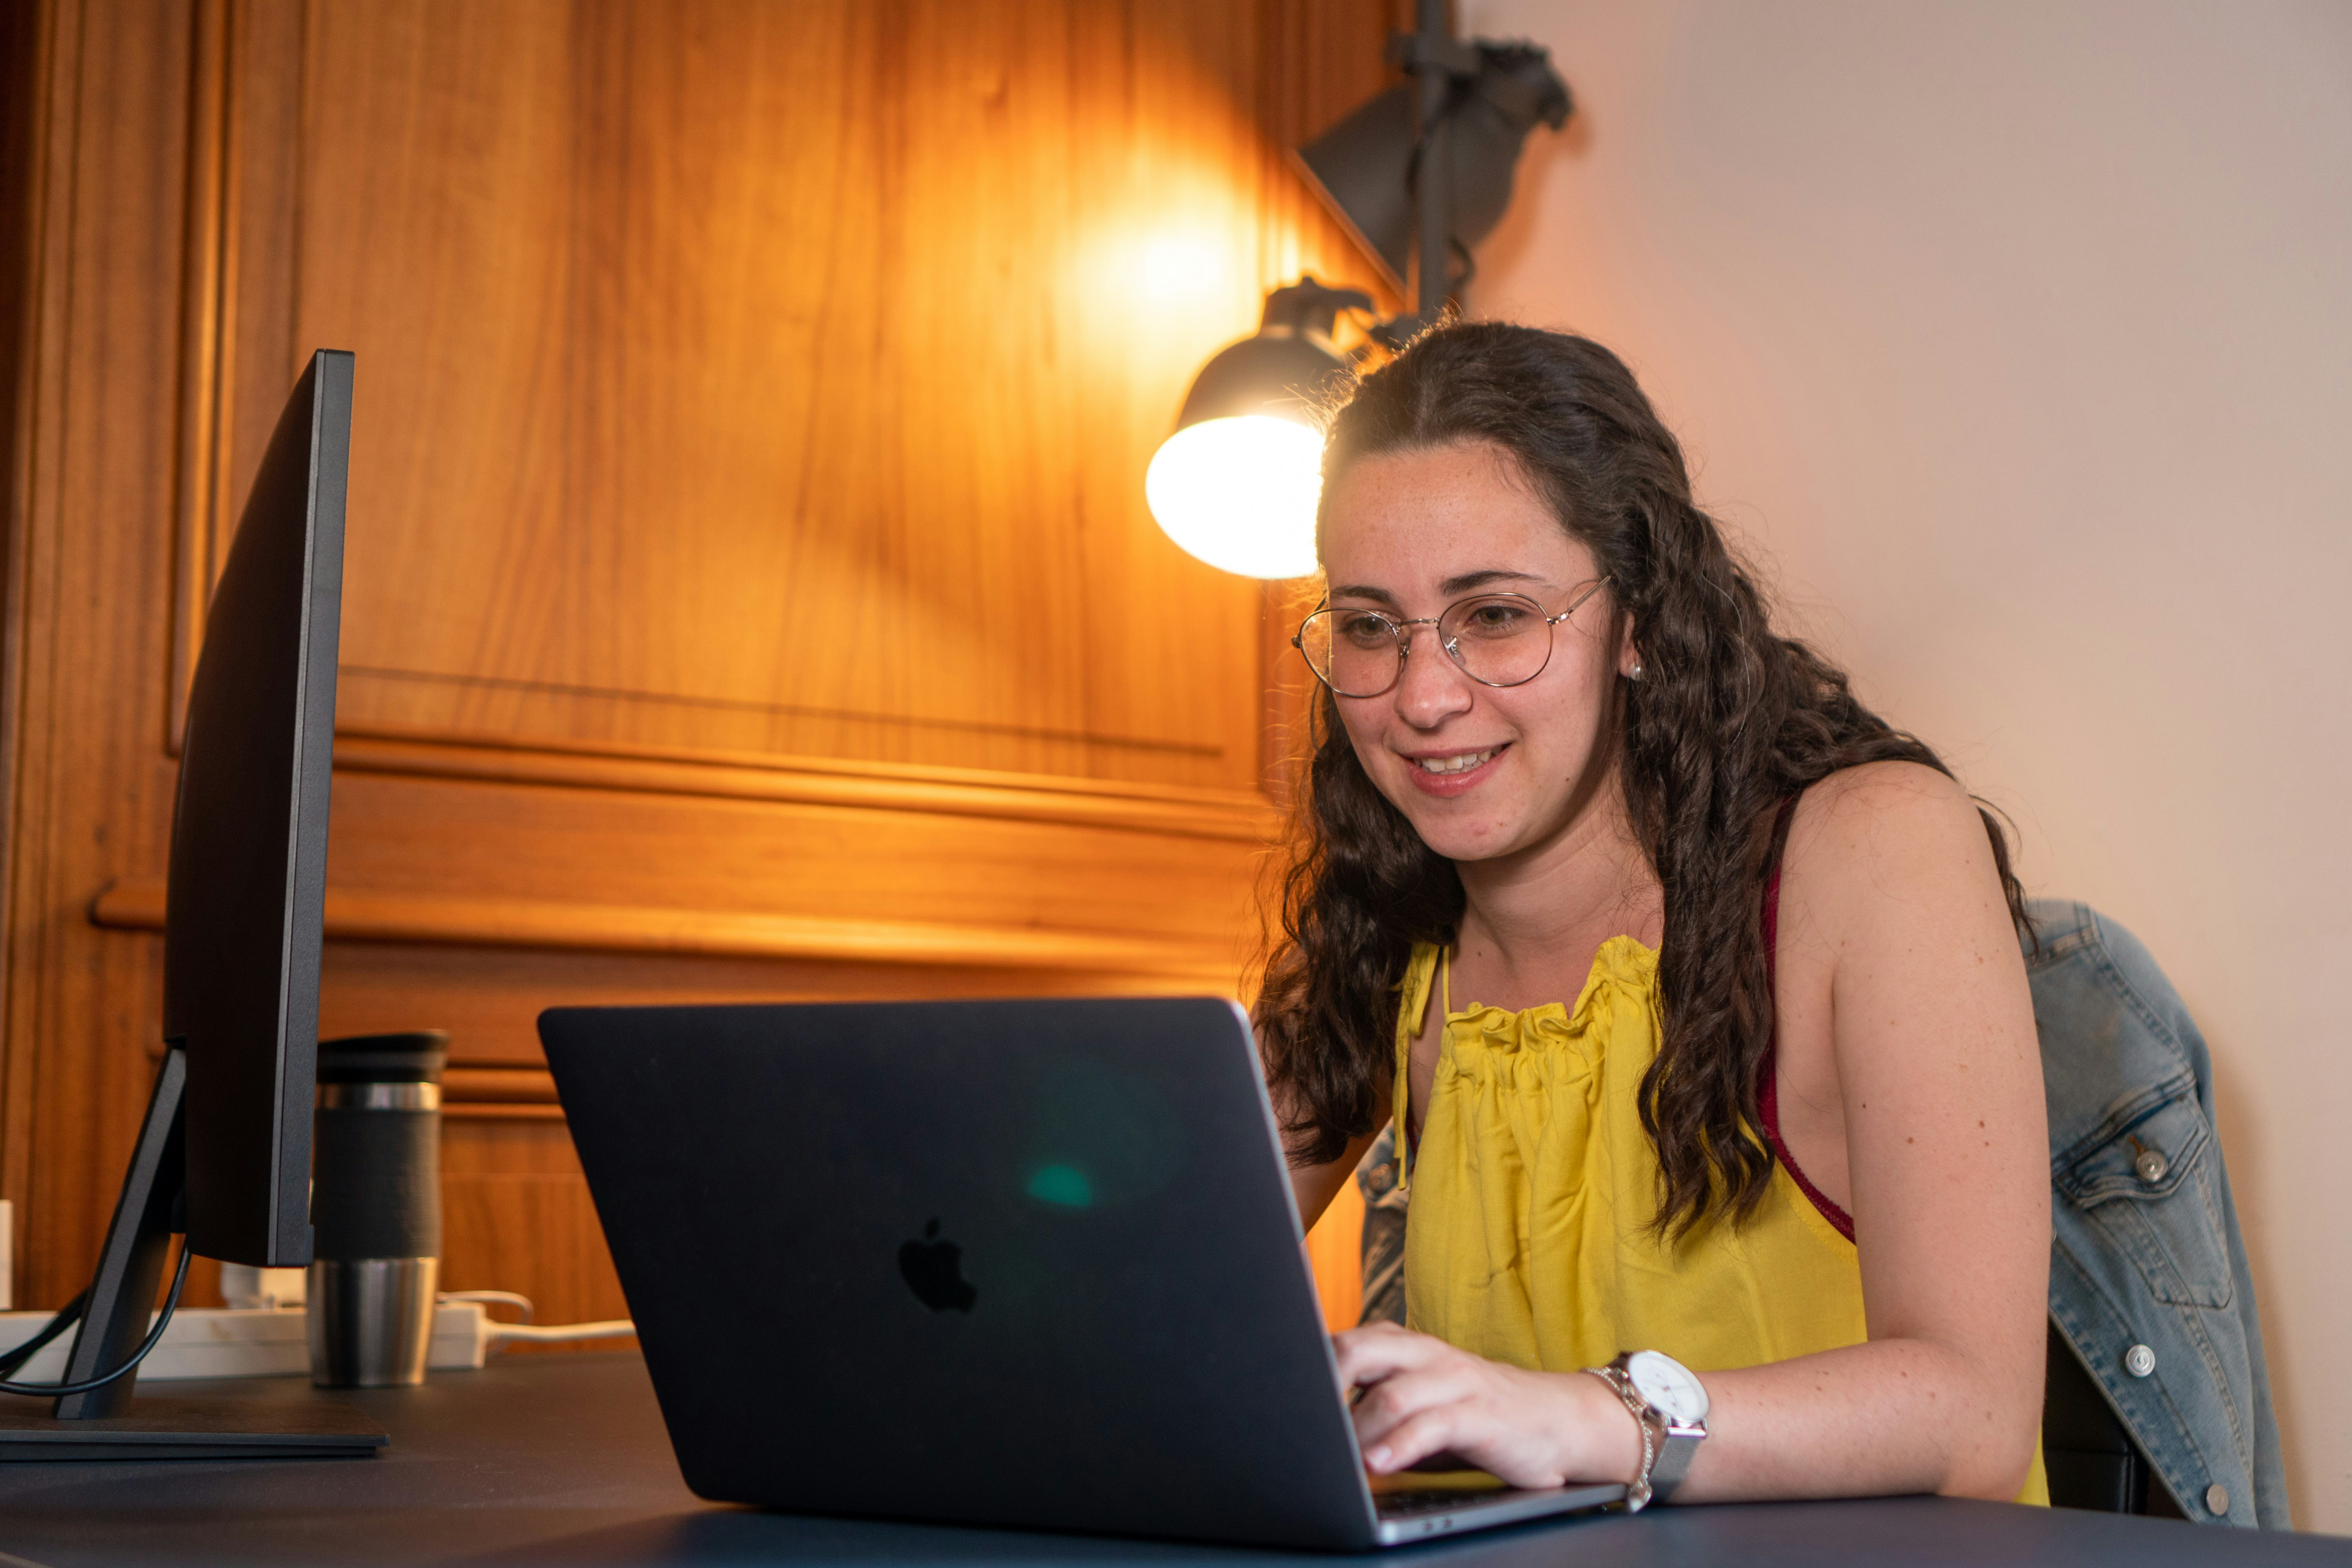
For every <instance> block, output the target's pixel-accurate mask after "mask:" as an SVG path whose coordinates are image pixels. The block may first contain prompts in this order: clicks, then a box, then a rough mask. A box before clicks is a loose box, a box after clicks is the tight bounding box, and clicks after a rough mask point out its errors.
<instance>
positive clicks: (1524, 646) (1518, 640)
mask: <svg viewBox="0 0 2352 1568" xmlns="http://www.w3.org/2000/svg"><path fill="white" fill-rule="evenodd" d="M1413 629H1415V628H1413V627H1409V626H1400V625H1399V624H1398V623H1397V622H1395V621H1393V620H1391V619H1390V618H1389V617H1388V616H1383V615H1381V614H1380V613H1379V612H1377V611H1374V610H1360V609H1333V610H1318V611H1316V612H1315V613H1314V614H1313V615H1311V616H1307V619H1306V621H1305V622H1304V623H1302V624H1301V625H1300V626H1299V628H1298V649H1299V651H1300V652H1301V653H1303V654H1305V655H1306V656H1307V664H1308V665H1309V666H1311V667H1312V668H1314V671H1315V673H1316V674H1317V675H1318V676H1319V677H1321V678H1322V679H1323V682H1324V683H1325V684H1326V685H1328V686H1329V687H1330V688H1331V689H1332V690H1334V691H1336V692H1338V693H1339V695H1340V696H1342V697H1378V696H1380V695H1381V693H1382V692H1384V691H1386V690H1388V689H1389V688H1391V687H1392V686H1394V685H1395V684H1396V683H1397V677H1398V675H1399V674H1400V673H1402V669H1403V668H1404V658H1403V657H1402V655H1403V652H1404V648H1405V638H1406V636H1407V634H1408V633H1409V632H1410V631H1412V630H1413ZM1437 640H1438V644H1439V646H1440V647H1444V649H1445V652H1446V654H1447V655H1448V656H1449V657H1450V658H1452V659H1453V660H1454V663H1455V664H1456V665H1458V666H1460V667H1461V668H1462V671H1463V673H1464V674H1465V675H1467V676H1469V677H1470V678H1471V679H1474V680H1476V681H1480V682H1482V683H1484V684H1486V685H1487V686H1518V685H1521V684H1523V683H1524V682H1527V681H1529V680H1533V679H1535V678H1536V677H1537V676H1538V675H1540V674H1542V673H1543V668H1544V666H1545V664H1546V663H1548V662H1549V660H1550V658H1551V622H1550V621H1549V619H1547V618H1546V617H1545V616H1544V613H1543V607H1542V606H1541V605H1538V604H1537V603H1536V602H1535V601H1534V600H1532V599H1528V598H1524V597H1522V596H1521V595H1517V594H1496V595H1485V596H1482V597H1479V598H1475V599H1464V600H1462V601H1460V602H1459V603H1458V604H1454V605H1448V606H1447V607H1446V610H1445V613H1444V615H1442V616H1439V617H1438V618H1437Z"/></svg>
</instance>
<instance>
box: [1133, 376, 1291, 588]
mask: <svg viewBox="0 0 2352 1568" xmlns="http://www.w3.org/2000/svg"><path fill="white" fill-rule="evenodd" d="M1322 494H1323V437H1322V436H1321V435H1320V434H1318V432H1317V431H1316V430H1315V429H1314V428H1313V427H1312V426H1307V425H1302V424H1300V423H1299V422H1298V421H1297V420H1295V419H1283V418H1279V417H1276V416H1273V415H1268V414H1244V415H1240V416H1234V417H1231V418H1225V419H1204V420H1202V421H1201V422H1200V423H1199V424H1197V425H1187V426H1184V428H1182V429H1181V430H1179V431H1177V432H1176V434H1174V435H1173V436H1171V437H1168V439H1167V440H1165V441H1163V442H1161V443H1160V450H1159V451H1158V452H1157V453H1155V454H1154V455H1153V457H1152V459H1151V467H1150V468H1148V469H1146V470H1145V471H1144V475H1143V498H1144V500H1146V501H1147V502H1149V503H1150V507H1151V515H1152V516H1153V517H1154V518H1156V519H1157V520H1159V523H1160V527H1161V528H1162V529H1163V530H1165V531H1166V532H1167V534H1168V537H1169V538H1171V539H1172V540H1174V541H1175V542H1177V543H1178V544H1179V545H1181V546H1182V547H1183V549H1184V551H1185V552H1187V553H1188V554H1191V555H1192V556H1193V557H1195V558H1196V559H1199V560H1202V561H1205V562H1207V563H1209V564H1210V565H1212V566H1214V567H1216V568H1217V569H1218V570H1220V571H1223V572H1234V573H1238V574H1241V575H1242V576H1244V577H1304V576H1306V575H1307V574H1308V573H1310V572H1313V571H1314V570H1315V504H1316V502H1317V501H1318V500H1320V499H1321V497H1322Z"/></svg>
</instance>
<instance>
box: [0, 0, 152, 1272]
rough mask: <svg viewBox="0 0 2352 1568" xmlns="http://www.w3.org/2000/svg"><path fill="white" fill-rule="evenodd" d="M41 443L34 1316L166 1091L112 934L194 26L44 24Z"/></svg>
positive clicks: (145, 679) (27, 1212)
mask: <svg viewBox="0 0 2352 1568" xmlns="http://www.w3.org/2000/svg"><path fill="white" fill-rule="evenodd" d="M42 18H43V19H42V26H43V28H44V31H45V35H46V40H47V41H46V44H45V47H46V49H47V55H46V58H45V60H44V63H43V73H42V78H41V87H40V91H41V99H40V103H39V107H38V109H37V115H38V121H37V136H38V141H37V147H36V158H37V179H38V181H39V182H40V184H39V189H38V191H37V198H36V200H37V205H36V211H35V234H34V245H33V257H34V261H33V273H32V277H31V279H30V288H29V290H28V292H29V294H30V297H31V299H32V300H33V311H34V318H33V319H34V327H33V331H31V333H30V334H29V335H28V337H27V339H26V342H25V344H24V346H23V353H24V355H25V357H26V361H27V371H28V375H29V384H30V386H31V388H32V393H31V407H30V409H29V411H28V412H29V425H30V427H31V431H32V439H31V441H30V443H29V446H28V447H27V449H26V452H25V453H24V455H23V457H22V458H20V459H19V477H18V478H17V481H16V485H15V486H14V488H13V489H12V495H11V503H12V506H11V510H12V513H13V515H12V518H11V523H12V536H13V537H12V545H13V548H12V556H13V557H14V559H13V560H12V566H13V567H14V569H15V571H16V582H17V585H18V592H19V595H20V596H19V597H18V598H16V600H15V601H14V602H13V603H12V605H11V615H10V619H11V623H12V625H11V626H10V632H11V652H12V654H13V655H14V657H15V662H16V670H15V672H14V674H13V682H14V685H15V689H16V692H17V693H18V710H17V715H16V724H15V730H14V733H13V735H12V736H11V737H10V741H11V742H12V755H11V756H10V757H9V759H8V763H9V767H10V770H11V774H12V777H13V780H14V786H15V787H14V795H13V798H12V800H11V801H10V816H9V821H8V836H9V841H10V847H11V851H10V864H9V868H8V869H9V929H8V932H7V940H8V946H9V965H8V975H7V981H8V994H7V999H6V1015H5V1031H6V1032H5V1054H6V1058H7V1065H6V1073H7V1079H8V1085H9V1088H8V1095H9V1100H10V1107H9V1109H10V1117H9V1123H8V1127H7V1133H8V1142H9V1147H8V1150H7V1152H6V1158H5V1182H6V1183H7V1185H8V1192H7V1195H9V1196H11V1197H13V1198H16V1199H17V1200H19V1201H20V1203H21V1204H22V1205H23V1208H22V1210H21V1212H22V1214H23V1216H24V1217H23V1219H22V1220H21V1221H20V1237H21V1241H20V1247H21V1252H20V1256H19V1261H20V1264H21V1267H22V1273H21V1274H20V1275H19V1279H21V1280H22V1281H23V1284H24V1289H25V1292H26V1297H27V1298H28V1300H29V1301H30V1302H32V1303H33V1304H43V1303H48V1304H54V1302H56V1301H57V1300H60V1299H62V1298H63V1297H64V1296H67V1295H69V1294H71V1292H72V1290H73V1289H74V1288H75V1286H76V1285H78V1284H79V1282H80V1279H81V1277H83V1276H85V1275H86V1274H87V1272H88V1269H89V1264H90V1260H91V1256H92V1254H93V1252H94V1249H95V1247H96V1243H97V1238H98V1237H99V1234H100V1232H101V1231H102V1229H103V1227H104V1226H105V1223H106V1220H107V1217H108V1215H109V1214H110V1212H111V1207H112V1204H113V1200H114V1196H115V1194H116V1192H117V1190H118V1188H119V1186H120V1183H121V1173H122V1168H123V1163H124V1161H125V1159H126V1158H127V1156H128V1153H129V1150H130V1146H131V1142H132V1140H133V1138H134V1137H135V1134H136V1130H137V1126H138V1119H139V1113H140V1110H141V1108H142V1106H143V1104H144V1102H145V1100H146V1096H147V1092H148V1089H149V1087H150V1083H151V1079H152V1069H151V1068H150V1066H149V1059H148V1055H147V1051H146V1049H145V1046H146V1044H147V1042H148V1041H149V1040H150V1039H151V1038H152V1036H153V1034H154V1031H155V1018H156V1016H157V1010H158V1006H159V1004H160V997H159V980H160V975H159V973H158V968H159V965H158V962H157V961H158V958H159V953H158V951H157V944H156V943H155V942H154V941H153V940H152V938H149V937H144V936H139V937H125V936H121V935H119V934H116V933H112V932H108V931H100V930H98V929H97V928H95V927H93V926H92V925H91V924H90V923H89V921H88V919H87V915H86V910H87V908H88V905H89V898H90V895H91V893H92V892H94V891H95V890H96V889H97V888H98V887H100V886H101V885H103V884H104V883H105V882H106V881H108V880H110V879H113V878H115V877H119V876H121V875H125V874H129V873H132V872H144V871H148V870H150V869H151V868H154V867H156V866H158V865H160V863H161V857H162V852H163V836H164V829H165V826H166V824H167V821H168V816H169V811H170V799H171V794H170V792H171V787H172V770H171V765H170V761H169V759H168V758H167V757H166V756H165V755H164V754H163V748H162V740H163V734H164V731H165V723H166V709H167V704H166V691H167V689H168V671H169V669H170V651H169V640H170V627H171V625H172V617H171V575H172V573H171V562H172V517H173V472H174V457H175V447H176V441H177V436H178V426H177V418H176V408H175V392H176V387H177V368H178V367H177V351H178V345H179V343H180V341H181V331H180V328H181V321H180V311H181V306H182V301H183V299H184V289H183V277H182V264H183V260H184V242H185V237H186V225H185V221H184V219H185V213H184V204H183V197H184V189H183V183H184V172H185V168H186V157H185V154H186V134H187V129H188V110H187V105H188V87H189V80H190V72H191V68H192V54H193V38H192V26H191V18H190V16H189V15H188V14H187V13H186V12H185V11H184V10H181V9H178V8H169V7H163V8H154V9H152V10H145V11H139V12H136V13H132V12H131V10H130V8H127V7H123V6H120V5H110V4H105V3H101V0H89V3H86V4H83V3H71V0H55V3H53V4H50V5H45V6H44V7H43V8H42Z"/></svg>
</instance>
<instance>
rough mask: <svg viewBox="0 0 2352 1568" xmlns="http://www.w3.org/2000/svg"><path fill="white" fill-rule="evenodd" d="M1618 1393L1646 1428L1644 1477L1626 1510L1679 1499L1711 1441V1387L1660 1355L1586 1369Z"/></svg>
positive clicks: (1628, 1356)
mask: <svg viewBox="0 0 2352 1568" xmlns="http://www.w3.org/2000/svg"><path fill="white" fill-rule="evenodd" d="M1584 1370H1585V1371H1587V1372H1589V1373H1591V1374H1592V1375H1593V1376H1595V1377H1597V1378H1599V1379H1600V1380H1601V1382H1603V1383H1605V1384H1608V1385H1609V1386H1610V1388H1611V1389H1612V1390H1614V1391H1615V1393H1616V1394H1617V1397H1618V1398H1620V1399H1622V1400H1623V1401H1624V1402H1625V1408H1626V1409H1628V1410H1630V1411H1632V1412H1633V1419H1634V1420H1635V1421H1638V1422H1640V1423H1641V1426H1642V1473H1641V1474H1640V1475H1639V1476H1636V1477H1635V1478H1634V1479H1633V1484H1632V1485H1631V1486H1629V1487H1627V1488H1626V1489H1625V1511H1626V1512H1628V1513H1639V1512H1641V1511H1642V1510H1643V1509H1645V1508H1647V1507H1649V1506H1650V1504H1652V1503H1654V1502H1665V1501H1667V1500H1670V1499H1672V1498H1673V1496H1674V1492H1675V1488H1676V1487H1678V1486H1680V1485H1682V1481H1683V1478H1684V1477H1685V1476H1686V1475H1688V1474H1690V1464H1691V1458H1692V1456H1693V1455H1695V1454H1696V1453H1697V1452H1698V1446H1699V1445H1700V1444H1701V1443H1703V1442H1705V1441H1706V1386H1705V1385H1704V1384H1701V1383H1700V1382H1699V1380H1698V1376H1697V1374H1696V1373H1694V1372H1692V1371H1691V1369H1690V1368H1688V1367H1686V1366H1685V1365H1684V1364H1683V1363H1680V1362H1678V1361H1676V1360H1675V1358H1674V1357H1672V1356H1669V1355H1661V1354H1659V1353H1658V1352H1656V1351H1633V1352H1627V1353H1625V1354H1622V1355H1620V1356H1619V1357H1618V1358H1617V1359H1616V1360H1615V1361H1612V1362H1611V1363H1609V1364H1608V1365H1607V1366H1591V1367H1587V1368H1585V1369H1584Z"/></svg>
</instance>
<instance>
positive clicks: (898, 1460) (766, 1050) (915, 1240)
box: [540, 999, 1372, 1547]
mask: <svg viewBox="0 0 2352 1568" xmlns="http://www.w3.org/2000/svg"><path fill="white" fill-rule="evenodd" d="M540 1028H541V1037H542V1038H543V1039H544V1040H545V1042H546V1046H547V1054H548V1061H549V1065H550V1067H551V1069H552V1070H553V1072H554V1075H555V1079H556V1082H557V1085H558V1087H559V1089H560V1090H561V1092H562V1099H563V1104H564V1110H565V1112H566V1114H567V1115H568V1116H569V1118H570V1120H571V1124H572V1134H573V1137H574V1139H575V1141H576V1142H577V1143H578V1146H579V1150H580V1155H581V1160H582V1163H583V1166H584V1168H585V1170H586V1173H587V1176H588V1182H589V1185H590V1188H591V1190H592V1192H593V1194H594V1197H595V1201H596V1206H597V1210H598V1213H599V1215H600V1217H601V1218H602V1220H603V1222H604V1232H605V1235H606V1237H607V1238H608V1239H609V1240H610V1242H611V1244H612V1248H613V1256H614V1263H615V1264H616V1265H617V1267H618V1268H619V1272H620V1278H621V1284H622V1288H623V1289H624V1290H625V1293H626V1294H627V1297H628V1301H629V1308H630V1310H631V1312H632V1313H633V1314H634V1316H635V1320H636V1322H637V1324H638V1328H639V1331H640V1336H641V1339H642V1342H643V1343H644V1346H645V1352H646V1360H647V1363H648V1364H649V1366H650V1368H651V1371H652V1373H653V1378H654V1383H655V1386H656V1390H657V1392H658V1393H659V1395H660V1398H661V1404H662V1410H663V1414H664V1415H665V1418H666V1419H667V1422H668V1426H669V1431H670V1437H671V1441H672V1444H673V1446H674V1447H675V1448H676V1449H677V1456H678V1460H679V1464H680V1466H681V1468H683V1470H684V1472H685V1476H686V1479H687V1482H688V1485H689V1486H691V1487H692V1488H693V1489H694V1490H695V1491H696V1492H698V1493H699V1494H700V1495H702V1496H704V1497H706V1498H709V1499H712V1500H723V1501H735V1502H752V1503H763V1504H769V1505H772V1506H778V1507H785V1508H793V1509H798V1510H810V1511H820V1512H832V1513H846V1514H864V1515H878V1516H885V1517H894V1518H927V1519H939V1520H956V1521H976V1522H983V1523H1002V1524H1013V1525H1025V1526H1032V1527H1046V1528H1058V1529H1069V1530H1085V1531H1108V1532H1115V1533H1140V1534H1154V1535H1169V1536H1183V1537H1192V1538H1196V1539H1213V1540H1230V1541H1244V1542H1260V1543H1265V1544H1288V1545H1302V1546H1326V1547H1349V1546H1361V1545H1368V1544H1370V1531H1371V1529H1372V1521H1371V1518H1370V1507H1369V1503H1368V1500H1367V1499H1366V1496H1365V1492H1364V1488H1363V1483H1362V1480H1361V1472H1360V1469H1359V1468H1357V1464H1358V1461H1357V1460H1356V1458H1355V1450H1354V1446H1353V1442H1352V1439H1351V1437H1350V1436H1349V1430H1348V1422H1347V1417H1346V1413H1345V1409H1344V1407H1343V1405H1341V1403H1340V1402H1339V1398H1338V1396H1337V1394H1336V1392H1335V1387H1334V1382H1333V1372H1332V1368H1331V1363H1330V1361H1329V1353H1328V1342H1327V1341H1326V1339H1325V1337H1324V1332H1323V1327H1322V1322H1321V1318H1320V1314H1319V1312H1318V1308H1317V1304H1316V1300H1315V1295H1314V1289H1313V1283H1312V1279H1311V1276H1310V1274H1309V1272H1308V1269H1307V1263H1306V1260H1305V1258H1304V1257H1303V1255H1302V1252H1301V1248H1300V1246H1299V1239H1298V1232H1297V1219H1296V1217H1295V1214H1294V1211H1293V1208H1292V1205H1291V1203H1290V1200H1289V1196H1288V1185H1287V1182H1286V1175H1285V1171H1284V1167H1283V1163H1282V1159H1281V1154H1280V1152H1279V1149H1278V1146H1277V1144H1276V1139H1275V1135H1274V1131H1273V1125H1272V1121H1271V1118H1270V1116H1269V1113H1268V1110H1267V1108H1266V1102H1265V1093H1264V1090H1263V1089H1262V1087H1261V1086H1260V1083H1259V1079H1258V1076H1257V1069H1256V1061H1255V1053H1254V1050H1253V1048H1252V1046H1251V1042H1250V1037H1249V1033H1248V1027H1247V1024H1246V1022H1245V1020H1244V1019H1243V1017H1242V1016H1241V1015H1240V1013H1239V1011H1238V1010H1237V1009H1236V1008H1235V1007H1234V1005H1232V1004H1231V1003H1228V1002H1223V1001H1217V1000H1211V999H1176V1000H1054V1001H1014V1002H983V1003H915V1004H888V1005H824V1006H745V1007H674V1008H600V1009H558V1010H555V1011H551V1012H550V1013H548V1014H546V1015H544V1016H542V1017H541V1024H540Z"/></svg>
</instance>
